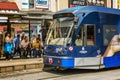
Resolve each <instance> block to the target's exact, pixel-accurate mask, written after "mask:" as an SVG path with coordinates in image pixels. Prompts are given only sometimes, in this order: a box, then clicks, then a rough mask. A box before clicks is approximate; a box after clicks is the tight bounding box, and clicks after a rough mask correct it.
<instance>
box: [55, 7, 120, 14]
mask: <svg viewBox="0 0 120 80" xmlns="http://www.w3.org/2000/svg"><path fill="white" fill-rule="evenodd" d="M80 12H87V13H91V12H103V13H109V14H116V15H120V10H119V9H114V8H107V7H103V6H77V7H73V8H67V9H64V10H61V11H58V12H57V13H56V14H60V13H73V14H79V13H80Z"/></svg>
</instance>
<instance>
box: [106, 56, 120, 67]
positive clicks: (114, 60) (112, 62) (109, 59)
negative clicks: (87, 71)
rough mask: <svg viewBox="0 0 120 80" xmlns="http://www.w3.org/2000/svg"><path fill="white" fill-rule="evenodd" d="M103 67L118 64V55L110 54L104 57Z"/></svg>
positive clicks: (119, 61)
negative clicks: (110, 55)
mask: <svg viewBox="0 0 120 80" xmlns="http://www.w3.org/2000/svg"><path fill="white" fill-rule="evenodd" d="M104 65H105V68H110V67H117V66H120V56H112V57H105V58H104Z"/></svg>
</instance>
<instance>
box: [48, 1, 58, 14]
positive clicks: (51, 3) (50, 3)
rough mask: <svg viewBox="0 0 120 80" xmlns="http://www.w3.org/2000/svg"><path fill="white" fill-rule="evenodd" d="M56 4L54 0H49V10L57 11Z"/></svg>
mask: <svg viewBox="0 0 120 80" xmlns="http://www.w3.org/2000/svg"><path fill="white" fill-rule="evenodd" d="M56 5H57V3H56V0H50V2H49V10H50V11H52V12H56V11H57V7H56Z"/></svg>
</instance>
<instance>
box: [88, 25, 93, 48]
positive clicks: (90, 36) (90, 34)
mask: <svg viewBox="0 0 120 80" xmlns="http://www.w3.org/2000/svg"><path fill="white" fill-rule="evenodd" d="M86 37H87V42H86V43H87V46H94V45H95V40H94V39H95V26H94V25H87V35H86Z"/></svg>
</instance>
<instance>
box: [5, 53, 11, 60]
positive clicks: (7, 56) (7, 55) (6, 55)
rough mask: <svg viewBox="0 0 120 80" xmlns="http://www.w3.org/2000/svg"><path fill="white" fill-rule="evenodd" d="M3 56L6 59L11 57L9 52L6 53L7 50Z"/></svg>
mask: <svg viewBox="0 0 120 80" xmlns="http://www.w3.org/2000/svg"><path fill="white" fill-rule="evenodd" d="M5 57H6V59H7V60H9V59H11V58H12V56H11V54H10V53H8V52H6V53H5Z"/></svg>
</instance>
